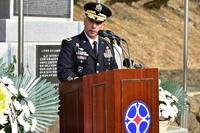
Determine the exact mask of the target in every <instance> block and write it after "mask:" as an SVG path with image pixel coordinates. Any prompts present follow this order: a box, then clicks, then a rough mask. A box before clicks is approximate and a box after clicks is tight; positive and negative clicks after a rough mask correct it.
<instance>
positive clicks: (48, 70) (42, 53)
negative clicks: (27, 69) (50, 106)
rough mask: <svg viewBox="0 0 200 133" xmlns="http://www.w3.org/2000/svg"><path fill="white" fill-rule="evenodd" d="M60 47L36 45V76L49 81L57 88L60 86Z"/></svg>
mask: <svg viewBox="0 0 200 133" xmlns="http://www.w3.org/2000/svg"><path fill="white" fill-rule="evenodd" d="M59 52H60V45H36V76H38V77H39V76H40V77H43V78H45V79H47V80H48V81H49V82H51V83H52V84H55V85H56V86H57V85H58V84H59V81H58V78H57V60H58V55H59Z"/></svg>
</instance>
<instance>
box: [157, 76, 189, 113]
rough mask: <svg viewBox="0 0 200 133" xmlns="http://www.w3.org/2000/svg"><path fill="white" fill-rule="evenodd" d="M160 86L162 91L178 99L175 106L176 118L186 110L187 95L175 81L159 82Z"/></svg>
mask: <svg viewBox="0 0 200 133" xmlns="http://www.w3.org/2000/svg"><path fill="white" fill-rule="evenodd" d="M160 86H161V87H162V88H163V89H164V90H167V91H169V92H170V93H171V94H173V95H174V96H176V98H178V102H177V103H176V106H177V108H178V116H180V115H181V113H183V111H185V110H186V109H187V105H188V100H187V93H186V91H185V90H183V87H182V86H181V85H180V84H179V83H178V82H177V81H175V80H169V81H165V80H163V81H161V84H160Z"/></svg>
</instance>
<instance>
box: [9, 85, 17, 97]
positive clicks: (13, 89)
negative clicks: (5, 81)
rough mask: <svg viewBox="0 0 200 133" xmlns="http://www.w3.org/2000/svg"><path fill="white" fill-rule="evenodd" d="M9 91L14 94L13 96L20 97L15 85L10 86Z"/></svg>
mask: <svg viewBox="0 0 200 133" xmlns="http://www.w3.org/2000/svg"><path fill="white" fill-rule="evenodd" d="M8 90H9V91H10V92H11V93H12V94H13V95H15V96H17V95H18V91H17V89H16V88H15V87H14V86H13V85H11V84H10V85H8Z"/></svg>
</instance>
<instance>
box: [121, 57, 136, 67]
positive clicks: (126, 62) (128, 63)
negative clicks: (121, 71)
mask: <svg viewBox="0 0 200 133" xmlns="http://www.w3.org/2000/svg"><path fill="white" fill-rule="evenodd" d="M133 62H134V61H133V60H132V59H129V58H125V59H124V60H123V66H125V67H128V68H131V67H132V66H133Z"/></svg>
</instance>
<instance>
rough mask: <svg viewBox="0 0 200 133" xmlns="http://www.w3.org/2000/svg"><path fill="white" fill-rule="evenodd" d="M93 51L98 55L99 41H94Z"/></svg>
mask: <svg viewBox="0 0 200 133" xmlns="http://www.w3.org/2000/svg"><path fill="white" fill-rule="evenodd" d="M93 45H94V46H93V51H94V54H95V56H96V57H97V42H96V41H94V42H93Z"/></svg>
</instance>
